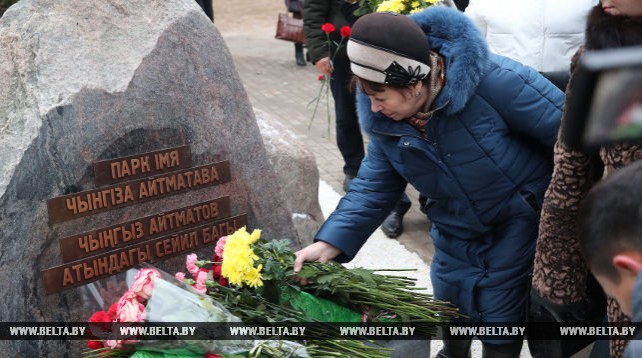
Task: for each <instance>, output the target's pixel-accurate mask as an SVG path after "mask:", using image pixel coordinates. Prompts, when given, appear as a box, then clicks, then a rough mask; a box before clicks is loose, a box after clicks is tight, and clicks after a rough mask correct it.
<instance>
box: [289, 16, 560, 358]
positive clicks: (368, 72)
mask: <svg viewBox="0 0 642 358" xmlns="http://www.w3.org/2000/svg"><path fill="white" fill-rule="evenodd" d="M348 57H349V58H350V61H351V69H352V72H353V73H354V74H355V76H356V77H355V81H356V83H357V84H358V88H359V93H358V111H359V118H360V121H361V128H362V129H363V130H364V131H365V132H367V133H368V134H369V136H370V141H369V144H368V151H367V156H366V158H365V159H364V160H363V162H362V164H361V167H360V169H359V174H358V176H357V178H355V179H354V181H353V182H352V186H351V188H350V190H349V192H348V193H347V194H346V195H345V196H344V197H343V198H342V200H341V202H340V203H339V205H338V206H337V208H336V210H335V211H334V213H333V214H332V215H331V216H330V217H329V218H328V220H327V221H326V222H325V224H324V225H323V226H322V227H321V229H320V230H319V232H318V233H317V235H316V237H315V241H316V242H315V243H314V244H312V245H310V246H308V247H306V248H304V249H303V250H301V251H299V252H297V261H296V263H295V271H296V272H298V270H299V269H300V268H301V265H302V264H303V262H304V261H314V260H319V261H327V260H330V259H335V260H337V261H340V262H343V261H349V260H351V259H352V258H353V257H354V256H355V254H356V253H357V251H359V249H360V248H361V246H362V245H363V244H364V242H365V241H366V240H367V239H368V237H369V236H370V235H371V234H372V232H374V230H375V229H376V228H377V226H378V225H379V224H381V222H382V221H383V220H384V218H385V217H386V215H387V214H388V213H389V212H390V209H391V208H392V206H394V204H395V203H396V201H397V200H398V199H399V197H400V196H401V194H402V193H403V192H404V189H405V187H406V185H407V184H408V183H410V184H411V185H413V186H414V187H415V188H416V189H417V190H418V191H419V192H421V193H422V194H424V195H425V196H427V197H428V198H429V199H428V203H427V204H426V210H427V213H428V217H429V219H430V220H431V222H432V230H431V234H432V239H433V242H434V245H435V255H434V257H433V261H432V266H431V279H432V283H433V287H434V295H435V297H436V298H438V299H441V300H445V301H450V302H452V303H454V304H455V305H457V306H458V307H459V308H460V311H461V313H463V314H464V315H466V316H467V317H468V318H467V320H470V321H472V322H484V323H491V322H521V321H523V320H524V318H525V317H524V315H525V312H526V297H527V296H528V285H529V281H530V280H529V275H530V273H531V270H532V266H533V255H534V252H535V241H536V238H537V228H538V221H539V211H540V207H541V202H542V198H543V195H544V192H545V190H546V188H547V186H548V183H549V181H550V178H551V168H552V148H553V145H554V143H555V140H556V135H557V131H558V128H559V124H560V117H561V114H562V105H563V93H562V92H561V91H560V90H558V89H557V88H556V87H555V86H554V85H553V84H551V83H550V82H548V81H547V80H546V79H544V78H543V77H542V76H541V75H540V74H539V73H537V72H536V71H535V70H533V69H531V68H529V67H526V66H523V65H521V64H519V63H517V62H515V61H512V60H510V59H508V58H505V57H501V56H497V55H493V54H490V53H489V52H488V48H487V45H486V43H485V41H484V39H483V37H482V35H481V34H480V32H479V31H478V30H477V29H476V28H475V26H474V25H473V24H472V23H471V22H470V21H469V20H468V19H467V18H466V17H465V16H464V15H462V14H461V13H459V12H457V11H456V10H454V9H449V8H445V7H431V8H429V9H427V10H424V11H423V12H420V13H418V14H415V15H412V16H410V17H406V16H404V15H399V14H394V13H374V14H369V15H365V16H362V17H361V18H360V19H359V20H357V22H356V23H355V24H354V26H353V29H352V35H351V37H350V40H349V41H348ZM480 338H481V339H482V342H483V343H484V352H485V353H484V354H485V355H484V356H485V357H518V356H519V351H520V349H521V345H522V340H518V341H507V340H501V341H494V340H491V339H486V338H485V337H480ZM469 347H470V341H461V340H449V339H448V337H446V339H445V341H444V349H443V350H442V351H441V352H440V355H441V356H442V357H460V356H464V357H467V356H468V352H469Z"/></svg>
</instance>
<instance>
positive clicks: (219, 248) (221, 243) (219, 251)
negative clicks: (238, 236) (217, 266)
mask: <svg viewBox="0 0 642 358" xmlns="http://www.w3.org/2000/svg"><path fill="white" fill-rule="evenodd" d="M226 241H227V236H223V237H221V238H220V239H218V241H217V242H216V248H215V249H214V253H215V254H216V256H218V257H220V258H223V251H224V250H225V242H226Z"/></svg>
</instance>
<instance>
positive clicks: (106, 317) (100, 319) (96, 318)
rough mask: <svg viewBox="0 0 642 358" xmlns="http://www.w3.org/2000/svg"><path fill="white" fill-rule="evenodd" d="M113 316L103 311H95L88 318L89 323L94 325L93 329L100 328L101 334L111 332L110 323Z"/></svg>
mask: <svg viewBox="0 0 642 358" xmlns="http://www.w3.org/2000/svg"><path fill="white" fill-rule="evenodd" d="M113 320H114V316H112V315H111V314H109V312H105V311H97V312H95V313H94V314H92V315H91V317H89V322H91V323H94V324H95V327H97V328H100V330H101V332H111V323H112V321H113Z"/></svg>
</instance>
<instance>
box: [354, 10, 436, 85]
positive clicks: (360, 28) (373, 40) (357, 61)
mask: <svg viewBox="0 0 642 358" xmlns="http://www.w3.org/2000/svg"><path fill="white" fill-rule="evenodd" d="M347 50H348V58H349V59H350V69H351V70H352V73H354V74H355V75H356V76H357V77H360V78H363V79H365V80H368V81H372V82H376V83H382V84H394V85H402V86H403V85H410V84H413V83H415V82H417V81H420V80H422V79H423V78H424V77H426V76H427V75H428V73H430V66H429V64H430V44H429V43H428V38H427V37H426V34H425V33H424V32H423V31H422V30H421V28H420V27H419V25H417V24H416V23H415V22H414V21H412V20H411V19H410V18H408V17H407V16H405V15H401V14H397V13H393V12H376V13H372V14H367V15H363V16H361V17H360V18H359V19H358V20H357V21H356V22H355V23H354V26H353V27H352V32H351V34H350V39H349V40H348V48H347Z"/></svg>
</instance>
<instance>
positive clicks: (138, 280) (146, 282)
mask: <svg viewBox="0 0 642 358" xmlns="http://www.w3.org/2000/svg"><path fill="white" fill-rule="evenodd" d="M154 277H160V274H159V273H158V271H156V270H154V269H148V268H144V269H141V270H138V273H136V277H134V283H133V284H132V286H131V287H130V288H129V290H130V291H131V292H133V293H134V294H135V295H136V296H137V297H138V298H139V301H140V300H142V301H146V300H148V299H149V298H150V297H151V296H152V292H153V291H154Z"/></svg>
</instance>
